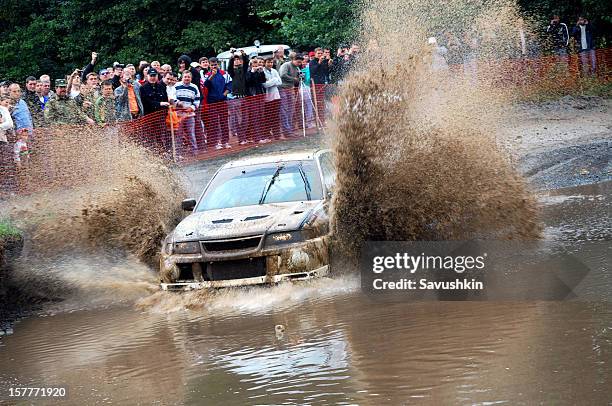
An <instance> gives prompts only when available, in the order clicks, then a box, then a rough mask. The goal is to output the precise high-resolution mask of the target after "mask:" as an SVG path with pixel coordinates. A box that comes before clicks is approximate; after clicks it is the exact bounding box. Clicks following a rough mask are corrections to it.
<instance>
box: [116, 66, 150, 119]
mask: <svg viewBox="0 0 612 406" xmlns="http://www.w3.org/2000/svg"><path fill="white" fill-rule="evenodd" d="M119 83H120V84H121V86H119V87H118V88H116V89H115V109H116V110H117V121H129V120H133V119H136V118H138V117H142V115H143V114H144V109H143V107H142V101H141V100H140V84H139V83H138V82H137V81H134V80H133V79H132V75H131V74H130V73H129V72H127V71H124V72H123V74H122V76H121V78H120V79H119Z"/></svg>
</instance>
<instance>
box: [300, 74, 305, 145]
mask: <svg viewBox="0 0 612 406" xmlns="http://www.w3.org/2000/svg"><path fill="white" fill-rule="evenodd" d="M304 87H305V86H304V78H300V100H301V102H302V135H303V136H304V137H306V113H305V112H304Z"/></svg>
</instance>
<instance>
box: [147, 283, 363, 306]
mask: <svg viewBox="0 0 612 406" xmlns="http://www.w3.org/2000/svg"><path fill="white" fill-rule="evenodd" d="M359 288H360V282H359V279H358V278H357V277H356V276H355V275H345V276H341V277H334V278H322V279H314V280H311V281H307V282H294V283H282V284H279V285H275V286H265V287H264V286H255V287H249V288H228V289H220V290H198V291H193V292H184V293H181V294H176V293H170V294H169V293H168V292H161V291H160V292H157V293H154V294H153V295H150V296H148V297H146V298H143V299H141V300H139V301H138V303H137V307H138V308H140V309H142V310H146V311H149V312H152V313H161V314H166V313H175V312H181V311H185V310H188V311H196V312H203V313H207V314H214V315H220V314H221V315H223V316H244V315H245V314H251V315H256V314H264V313H269V312H278V311H284V310H287V309H289V308H291V307H294V306H297V305H300V304H301V303H302V304H303V303H304V302H305V301H308V300H316V301H317V302H318V303H320V302H321V301H324V300H326V299H329V300H333V298H334V297H336V296H338V295H344V294H350V293H354V292H356V291H358V290H359Z"/></svg>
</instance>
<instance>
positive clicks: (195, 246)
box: [172, 241, 201, 254]
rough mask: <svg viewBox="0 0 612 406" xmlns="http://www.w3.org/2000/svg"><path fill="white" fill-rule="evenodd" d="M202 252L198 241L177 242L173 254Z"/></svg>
mask: <svg viewBox="0 0 612 406" xmlns="http://www.w3.org/2000/svg"><path fill="white" fill-rule="evenodd" d="M200 252H201V251H200V243H199V242H198V241H188V242H175V243H174V246H173V247H172V253H173V254H199V253H200Z"/></svg>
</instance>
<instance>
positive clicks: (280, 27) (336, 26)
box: [258, 0, 359, 48]
mask: <svg viewBox="0 0 612 406" xmlns="http://www.w3.org/2000/svg"><path fill="white" fill-rule="evenodd" d="M358 13H359V11H358V7H357V2H355V1H352V0H305V1H304V0H273V1H267V2H262V3H261V4H260V6H259V11H258V15H259V16H260V17H261V18H262V19H263V20H265V21H267V22H268V23H269V24H271V25H272V26H274V27H275V28H276V29H277V31H278V36H279V37H280V38H279V39H283V40H285V42H287V43H289V44H291V45H293V46H296V47H298V48H299V47H307V48H312V47H315V46H328V47H336V46H338V45H339V44H340V43H343V42H345V41H347V40H349V39H350V38H351V37H352V36H353V34H354V32H355V28H356V21H357V18H356V17H357V14H358Z"/></svg>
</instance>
